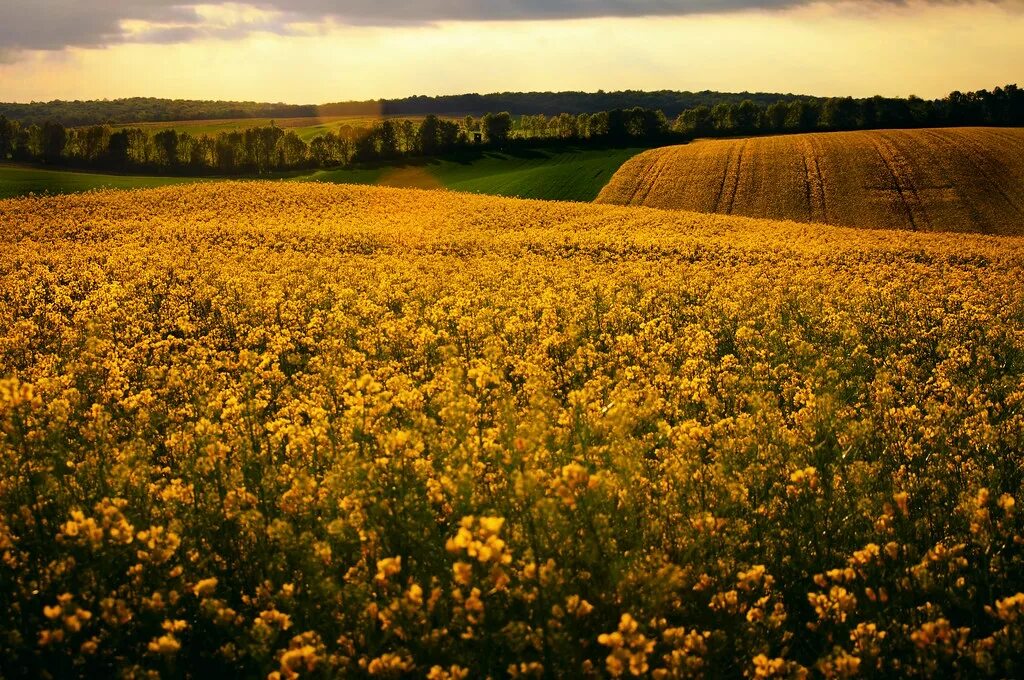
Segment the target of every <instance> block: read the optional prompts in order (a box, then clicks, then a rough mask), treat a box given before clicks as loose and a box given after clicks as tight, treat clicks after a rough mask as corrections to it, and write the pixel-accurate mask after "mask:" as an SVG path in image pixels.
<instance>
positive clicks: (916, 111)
mask: <svg viewBox="0 0 1024 680" xmlns="http://www.w3.org/2000/svg"><path fill="white" fill-rule="evenodd" d="M977 125H991V126H1011V125H1012V126H1019V125H1024V90H1021V89H1020V88H1018V87H1017V86H1016V85H1007V86H1006V87H997V88H995V89H994V90H992V91H988V90H979V91H977V92H967V93H964V92H953V93H951V94H950V95H949V96H948V97H945V98H944V99H937V100H925V99H921V98H919V97H913V96H911V97H908V98H906V99H894V98H886V97H870V98H868V99H854V98H852V97H833V98H830V99H823V100H796V101H789V102H786V101H778V102H774V103H772V104H768V105H764V104H758V103H756V102H754V101H751V100H745V101H743V102H740V103H739V104H730V103H722V104H717V105H715V106H713V107H709V106H698V107H695V108H693V109H690V110H688V111H684V112H683V113H681V114H680V115H679V117H678V118H677V119H676V120H675V123H674V124H673V126H672V129H673V131H675V132H677V133H679V134H681V135H683V136H686V137H688V138H696V137H716V136H738V135H757V134H779V133H787V132H818V131H825V132H830V131H841V130H870V129H882V128H915V127H950V126H977Z"/></svg>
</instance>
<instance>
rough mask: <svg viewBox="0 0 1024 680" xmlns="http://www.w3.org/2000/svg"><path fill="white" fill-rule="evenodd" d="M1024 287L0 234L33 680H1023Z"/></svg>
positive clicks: (447, 247)
mask: <svg viewBox="0 0 1024 680" xmlns="http://www.w3.org/2000/svg"><path fill="white" fill-rule="evenodd" d="M1022 278H1024V239H1022V238H1011V237H1005V238H1001V237H990V236H981V235H977V234H949V233H912V232H892V231H881V230H868V229H844V228H839V227H829V226H821V225H815V224H797V223H794V222H775V221H769V220H755V219H748V218H742V217H735V216H721V215H703V214H697V213H692V212H682V211H667V210H652V209H646V208H628V207H617V206H601V205H589V204H574V203H558V202H543V201H524V200H513V199H504V198H496V197H491V196H477V195H471V194H456V193H451V192H443V191H419V190H410V189H393V188H383V187H362V186H348V185H346V186H342V185H328V184H315V183H306V184H300V183H287V182H245V183H229V182H208V183H202V184H193V185H188V186H175V187H166V188H161V189H153V190H145V191H134V192H123V191H108V192H95V193H88V194H83V195H73V196H72V195H69V196H56V197H44V198H28V199H16V200H4V201H0V554H2V555H3V559H0V584H2V586H3V587H0V676H2V677H5V678H7V677H10V678H21V677H70V678H75V677H85V678H88V677H108V676H121V675H125V676H127V675H131V674H132V673H136V674H139V675H141V674H142V673H147V674H149V675H151V676H153V677H166V676H169V677H178V676H179V675H184V674H185V673H187V672H188V670H186V669H192V668H198V669H201V671H202V672H196V673H195V675H199V676H203V677H206V676H214V677H216V676H220V677H225V678H227V677H243V678H250V677H268V676H271V677H281V678H294V677H297V674H298V671H297V670H296V669H298V670H306V669H309V668H313V664H315V668H314V670H315V672H316V673H317V674H319V675H322V676H323V677H338V678H363V677H377V678H396V677H421V678H423V677H426V678H435V679H445V678H449V679H450V678H478V677H488V676H491V677H506V676H510V677H516V676H517V675H518V676H523V675H527V674H526V673H519V672H518V671H517V670H516V669H520V668H531V669H533V670H532V671H531V672H530V674H531V677H552V678H572V677H595V678H596V677H626V674H625V673H624V672H623V673H620V672H619V671H620V670H621V669H623V668H625V667H626V666H625V662H622V661H621V659H623V658H625V659H627V661H629V662H630V663H632V664H633V666H634V668H637V669H638V671H639V666H638V664H644V665H645V666H646V667H645V668H644V672H643V673H642V675H643V676H644V677H654V678H659V677H664V678H673V677H690V676H691V675H692V676H699V675H701V674H702V673H704V671H707V672H706V677H711V678H726V679H730V678H737V679H739V678H743V677H755V676H756V675H760V676H762V677H766V676H769V675H772V676H774V677H781V676H780V675H779V674H778V673H775V672H773V669H774V671H779V670H780V669H782V670H784V671H785V673H786V674H787V677H811V673H812V671H811V670H810V669H826V670H828V672H829V673H830V674H832V677H837V676H838V673H833V671H832V669H834V668H836V665H837V664H839V663H843V664H846V665H845V666H844V667H845V668H853V669H856V668H857V664H858V663H860V661H859V660H860V659H861V657H862V656H863V658H865V659H869V660H870V664H871V665H870V666H867V663H865V664H864V665H865V666H867V668H868V671H867V672H866V675H867V676H868V677H950V678H956V677H965V678H982V677H993V678H1006V677H1024V659H1022V657H1021V654H1020V648H1019V641H1020V640H1022V639H1024V594H1022V593H1024V513H1021V511H1020V508H1021V507H1024V483H1022V480H1021V468H1022V463H1024V454H1022V451H1024V446H1022V445H1021V442H1022V440H1024V419H1022V416H1021V411H1022V407H1024V388H1022V385H1024V288H1022V287H1021V285H1020V281H1021V280H1022ZM876 593H880V594H883V593H884V594H887V595H885V596H882V597H878V596H876V595H875V594H876ZM925 602H926V603H927V607H925V606H922V605H921V603H925ZM94 612H95V613H94ZM368 613H369V615H368ZM484 616H486V618H484ZM541 630H543V631H547V632H545V633H544V635H545V636H546V641H545V642H544V645H546V646H547V647H548V648H549V649H550V653H549V654H544V653H543V652H542V651H541V650H540V649H538V647H540V645H537V646H534V645H532V644H525V645H524V642H523V641H524V632H525V634H527V635H530V636H533V635H534V633H533V632H530V631H541ZM405 631H408V634H406V633H405ZM399 633H401V634H399ZM620 640H627V641H628V642H627V643H626V644H628V645H630V646H629V647H622V646H616V645H620V644H621V643H620V642H619V641H620ZM793 640H799V644H792V641H793ZM922 640H923V641H925V642H928V643H929V645H923V644H922V642H921V641H922ZM40 641H42V642H43V643H45V644H41V643H40ZM96 641H98V642H96ZM932 641H934V644H932ZM298 645H302V646H301V647H298ZM867 645H870V647H867ZM766 649H770V650H774V651H772V652H771V653H772V654H773V655H775V656H773V658H769V657H768V656H766V655H765V650H766ZM623 650H625V651H623ZM623 654H625V655H627V656H623ZM630 656H631V657H632V660H630ZM296 659H298V660H296ZM609 659H610V661H609ZM850 659H852V661H851V660H850ZM296 664H301V666H298V665H296ZM616 664H620V665H616ZM69 669H71V670H69ZM282 669H283V672H282ZM367 669H371V671H370V672H367ZM380 669H383V670H380ZM444 669H454V671H453V672H451V673H449V672H447V671H445V670H444ZM504 669H511V670H510V671H509V672H507V673H506V672H504ZM581 669H591V670H592V671H593V672H581ZM604 669H609V670H610V671H611V672H608V673H603V672H602V671H603V670H604ZM745 669H751V670H750V672H749V673H746V672H745ZM763 669H768V671H766V672H761V670H763ZM179 671H184V672H179ZM377 671H379V672H377ZM636 675H641V673H639V672H637V673H635V674H631V675H629V676H628V677H635V676H636ZM820 676H821V677H829V676H826V674H825V673H824V672H821V673H820ZM814 677H818V676H817V675H816V676H814Z"/></svg>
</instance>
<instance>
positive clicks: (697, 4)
mask: <svg viewBox="0 0 1024 680" xmlns="http://www.w3.org/2000/svg"><path fill="white" fill-rule="evenodd" d="M1022 36H1024V0H997V1H995V2H988V1H984V2H975V1H973V0H871V1H865V0H835V1H826V2H821V1H813V2H809V1H807V0H474V1H472V2H470V1H469V0H346V1H344V2H343V1H341V0H246V1H245V2H220V1H219V0H203V2H202V4H197V3H196V2H193V0H0V101H33V100H50V99H103V98H117V97H132V96H150V97H171V98H189V99H228V100H255V101H273V102H278V101H282V102H289V103H296V104H318V103H327V102H335V101H348V100H362V99H376V98H393V97H402V96H408V95H416V94H425V95H437V94H460V93H466V92H481V93H484V92H501V91H537V90H540V91H547V90H586V91H596V90H599V89H603V90H623V89H634V90H657V89H673V90H704V89H711V90H720V91H730V92H738V91H761V92H793V93H800V94H811V95H820V96H839V95H852V96H870V95H874V94H881V95H886V96H906V95H909V94H916V95H918V96H922V97H939V96H943V95H945V94H947V93H949V92H950V91H952V90H975V89H981V88H992V87H995V86H996V85H1005V84H1007V83H1018V82H1019V83H1020V84H1022V85H1024V39H1022Z"/></svg>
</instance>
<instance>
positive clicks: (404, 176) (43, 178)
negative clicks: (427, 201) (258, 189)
mask: <svg viewBox="0 0 1024 680" xmlns="http://www.w3.org/2000/svg"><path fill="white" fill-rule="evenodd" d="M641 150H642V149H588V150H579V149H569V150H566V149H560V150H557V151H549V150H523V151H516V152H513V153H486V154H483V155H480V156H468V157H466V158H464V159H460V160H434V161H423V162H410V163H407V164H404V165H394V166H382V167H375V168H351V169H344V170H321V171H316V172H312V173H308V174H300V175H296V174H294V173H292V174H289V175H284V176H282V177H281V178H282V179H286V180H291V181H314V182H330V183H335V184H383V185H387V186H396V187H418V188H423V189H441V188H443V189H451V190H453V191H466V192H472V193H480V194H493V195H496V196H519V197H522V198H538V199H546V200H561V201H592V200H594V199H595V198H596V197H597V194H598V193H599V192H600V191H601V189H602V188H603V187H604V185H605V184H607V183H608V180H609V179H611V177H612V175H613V174H615V171H616V170H618V169H619V167H620V166H621V165H622V164H623V163H625V162H626V161H627V160H629V159H630V158H632V157H633V156H635V155H636V154H637V153H639V152H640V151H641ZM195 181H202V180H197V179H195V178H188V177H137V176H128V175H102V174H93V173H84V172H72V171H64V170H45V169H39V168H33V167H22V166H16V165H4V166H0V198H13V197H16V196H26V195H28V194H67V193H78V192H82V191H89V190H91V189H101V188H107V189H144V188H150V187H159V186H166V185H168V184H181V183H185V182H195Z"/></svg>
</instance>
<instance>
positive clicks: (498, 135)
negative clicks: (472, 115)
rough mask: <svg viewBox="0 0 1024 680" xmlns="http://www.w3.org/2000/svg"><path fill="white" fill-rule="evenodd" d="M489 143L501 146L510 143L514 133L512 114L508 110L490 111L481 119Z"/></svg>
mask: <svg viewBox="0 0 1024 680" xmlns="http://www.w3.org/2000/svg"><path fill="white" fill-rule="evenodd" d="M480 126H481V128H482V129H483V133H484V137H485V139H486V140H487V143H488V144H491V145H492V146H496V147H498V148H501V147H503V146H505V145H506V144H507V143H508V140H509V136H510V135H511V134H512V115H511V114H509V113H508V112H507V111H505V112H502V113H488V114H486V115H485V116H484V117H483V118H482V119H481V121H480Z"/></svg>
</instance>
